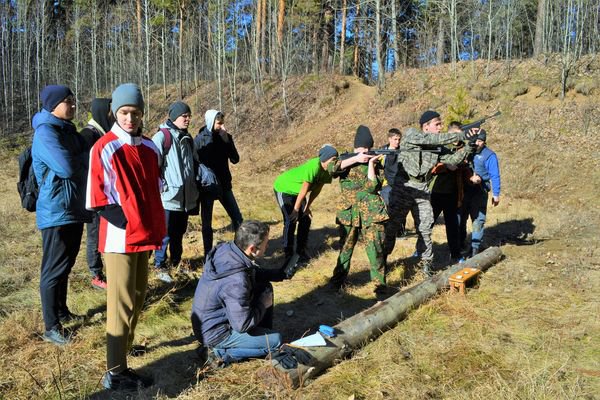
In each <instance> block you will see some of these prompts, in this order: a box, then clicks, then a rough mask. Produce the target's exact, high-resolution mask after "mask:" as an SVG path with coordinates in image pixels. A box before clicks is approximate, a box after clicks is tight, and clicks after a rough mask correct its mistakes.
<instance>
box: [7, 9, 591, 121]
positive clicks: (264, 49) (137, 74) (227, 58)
mask: <svg viewBox="0 0 600 400" xmlns="http://www.w3.org/2000/svg"><path fill="white" fill-rule="evenodd" d="M599 20H600V4H599V1H598V0H520V1H517V0H466V1H458V0H369V1H364V0H358V1H357V0H325V1H315V0H291V1H290V0H257V1H255V0H237V1H227V0H206V1H193V0H129V1H118V0H107V1H99V0H53V1H47V0H45V1H25V0H2V1H0V58H1V60H2V61H1V63H0V64H1V65H0V84H1V89H0V91H1V93H0V121H2V122H3V123H2V124H0V129H1V132H2V133H6V132H14V131H15V130H16V129H17V130H18V129H19V128H23V125H24V120H23V119H21V118H19V117H20V116H24V115H27V120H26V121H27V123H28V122H29V121H30V120H31V116H32V115H33V114H34V113H35V112H36V111H37V110H38V109H39V108H40V102H39V96H38V93H39V91H40V90H41V89H42V88H43V87H44V86H45V85H46V84H49V83H57V82H60V83H62V84H66V85H68V86H70V87H71V88H72V89H73V91H74V92H75V94H76V96H77V98H78V99H79V101H80V102H82V104H85V103H88V102H89V101H90V100H91V98H93V97H94V96H97V95H100V94H105V95H106V94H107V93H110V92H111V91H112V89H113V88H114V87H116V86H117V85H118V84H120V83H122V82H129V81H132V82H136V83H139V84H140V85H141V86H143V88H144V93H145V95H146V99H147V108H148V109H150V108H152V106H153V104H152V101H153V99H152V96H150V91H151V89H152V88H153V87H156V86H159V85H160V86H159V87H162V94H163V97H164V98H166V97H167V96H168V94H169V93H167V92H168V91H171V90H172V89H167V85H169V84H174V85H175V87H176V90H177V97H178V98H183V97H185V96H186V95H188V94H190V93H192V92H194V91H195V90H196V89H197V88H198V87H199V85H200V82H202V81H206V80H209V81H214V82H216V83H217V89H216V91H215V97H216V100H218V101H217V102H216V103H217V104H218V108H220V109H225V108H230V109H231V110H232V111H233V113H234V114H235V112H236V111H237V108H238V106H239V99H238V93H237V91H238V88H239V85H240V84H243V83H246V82H251V83H252V85H253V87H254V91H255V94H256V96H257V97H260V96H262V95H264V83H265V80H267V79H268V80H275V81H276V82H277V84H278V85H281V101H282V102H283V108H282V113H283V115H284V117H285V118H286V120H287V122H290V121H291V119H292V118H293V116H292V115H290V107H289V104H288V102H289V98H288V89H287V87H288V80H289V77H290V76H295V75H301V74H310V73H334V72H335V73H339V74H341V75H346V74H353V75H355V76H357V77H359V78H360V79H362V80H363V81H364V82H365V83H368V84H376V85H377V87H378V88H379V90H380V91H381V90H382V89H383V87H384V86H385V80H386V75H387V74H388V73H393V72H395V71H398V70H402V69H405V68H414V67H417V68H420V67H429V66H432V65H441V64H444V63H450V64H451V65H452V66H453V68H454V66H455V64H456V62H458V61H460V60H478V59H480V60H486V61H487V63H488V65H489V62H490V61H491V60H499V59H503V60H507V61H510V60H515V59H526V58H529V57H532V56H538V55H542V54H550V53H552V54H555V55H558V57H559V62H560V65H561V70H560V76H559V77H557V79H560V81H561V84H562V89H561V90H562V96H564V94H565V91H566V90H567V85H568V84H569V80H568V78H569V75H570V73H571V72H572V68H573V66H574V65H575V63H576V61H577V60H578V59H579V58H580V57H581V56H582V55H586V54H593V53H595V52H596V51H597V50H598V47H599V45H600V32H599ZM486 73H489V67H488V68H486ZM147 111H148V110H147ZM79 112H80V113H85V112H86V111H85V107H80V111H79ZM146 114H147V115H148V113H146ZM236 121H237V122H240V121H239V120H236Z"/></svg>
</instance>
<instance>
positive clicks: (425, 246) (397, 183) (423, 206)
mask: <svg viewBox="0 0 600 400" xmlns="http://www.w3.org/2000/svg"><path fill="white" fill-rule="evenodd" d="M419 124H420V127H421V129H415V128H410V129H408V130H407V131H406V133H405V134H404V135H403V136H402V140H401V142H400V155H399V157H398V162H399V164H398V173H397V174H396V177H395V179H394V185H393V187H392V196H391V200H390V208H389V214H390V220H389V221H388V223H387V224H386V229H385V247H384V249H385V254H386V258H387V256H389V255H390V254H391V252H392V250H393V249H394V245H395V242H396V234H397V231H398V229H399V228H400V227H402V226H404V224H405V222H406V215H407V214H408V212H409V211H412V215H413V216H414V217H415V228H416V231H417V235H418V241H417V254H418V255H420V257H421V262H420V265H421V268H422V271H423V273H424V274H425V275H427V276H430V275H431V274H432V272H433V271H432V263H433V243H432V241H431V230H432V225H433V210H432V208H431V200H430V196H431V193H430V191H429V182H430V180H431V170H432V168H433V167H434V166H435V165H436V164H437V163H438V162H439V161H441V162H444V163H445V164H449V165H457V164H458V163H460V162H461V161H463V160H464V159H465V158H466V156H467V155H468V154H469V152H470V151H471V148H470V147H469V146H464V147H463V148H462V149H459V150H457V151H456V152H454V153H452V152H448V154H440V152H432V151H427V148H428V147H431V146H444V145H449V144H451V143H455V142H458V141H461V140H465V139H471V138H472V137H475V135H476V132H475V130H472V131H470V132H468V133H467V132H464V131H463V132H460V133H439V132H441V130H442V120H441V119H440V115H439V114H438V113H437V112H435V111H425V112H424V113H423V115H422V116H421V118H420V119H419Z"/></svg>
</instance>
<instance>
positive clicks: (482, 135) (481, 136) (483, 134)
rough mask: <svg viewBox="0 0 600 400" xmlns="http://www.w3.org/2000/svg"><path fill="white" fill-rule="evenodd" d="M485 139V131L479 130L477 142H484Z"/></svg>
mask: <svg viewBox="0 0 600 400" xmlns="http://www.w3.org/2000/svg"><path fill="white" fill-rule="evenodd" d="M486 139H487V133H486V131H485V129H480V130H479V133H478V134H477V140H483V141H484V142H485V140H486Z"/></svg>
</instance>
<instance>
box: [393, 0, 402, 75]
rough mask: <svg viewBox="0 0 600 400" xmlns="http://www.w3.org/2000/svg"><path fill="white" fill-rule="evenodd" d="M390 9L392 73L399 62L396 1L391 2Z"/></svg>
mask: <svg viewBox="0 0 600 400" xmlns="http://www.w3.org/2000/svg"><path fill="white" fill-rule="evenodd" d="M391 3H392V4H391V7H392V35H394V47H393V49H394V71H395V70H397V69H398V66H399V65H400V62H399V60H398V58H399V57H400V38H399V37H398V11H397V9H396V0H391Z"/></svg>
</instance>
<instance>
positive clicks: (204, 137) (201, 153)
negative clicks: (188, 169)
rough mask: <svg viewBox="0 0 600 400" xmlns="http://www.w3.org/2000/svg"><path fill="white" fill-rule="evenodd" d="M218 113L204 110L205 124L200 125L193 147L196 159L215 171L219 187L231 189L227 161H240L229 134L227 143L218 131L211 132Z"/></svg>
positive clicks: (233, 162)
mask: <svg viewBox="0 0 600 400" xmlns="http://www.w3.org/2000/svg"><path fill="white" fill-rule="evenodd" d="M218 113H219V111H217V110H208V111H207V112H206V114H205V116H204V121H205V122H206V126H204V127H202V128H201V129H200V132H198V135H197V136H196V137H195V138H194V147H195V150H196V154H197V155H198V161H199V162H200V163H202V164H204V165H205V166H207V167H208V168H210V169H211V170H212V171H213V172H214V173H215V175H216V176H217V179H218V180H219V184H220V185H221V189H222V190H231V172H230V171H229V161H231V163H232V164H237V163H238V162H239V161H240V155H239V154H238V151H237V149H236V148H235V144H234V143H233V137H232V136H231V135H230V134H227V136H228V137H229V143H226V142H225V141H224V140H223V139H222V138H221V135H220V134H219V133H218V132H213V127H214V125H215V117H216V116H217V114H218Z"/></svg>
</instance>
